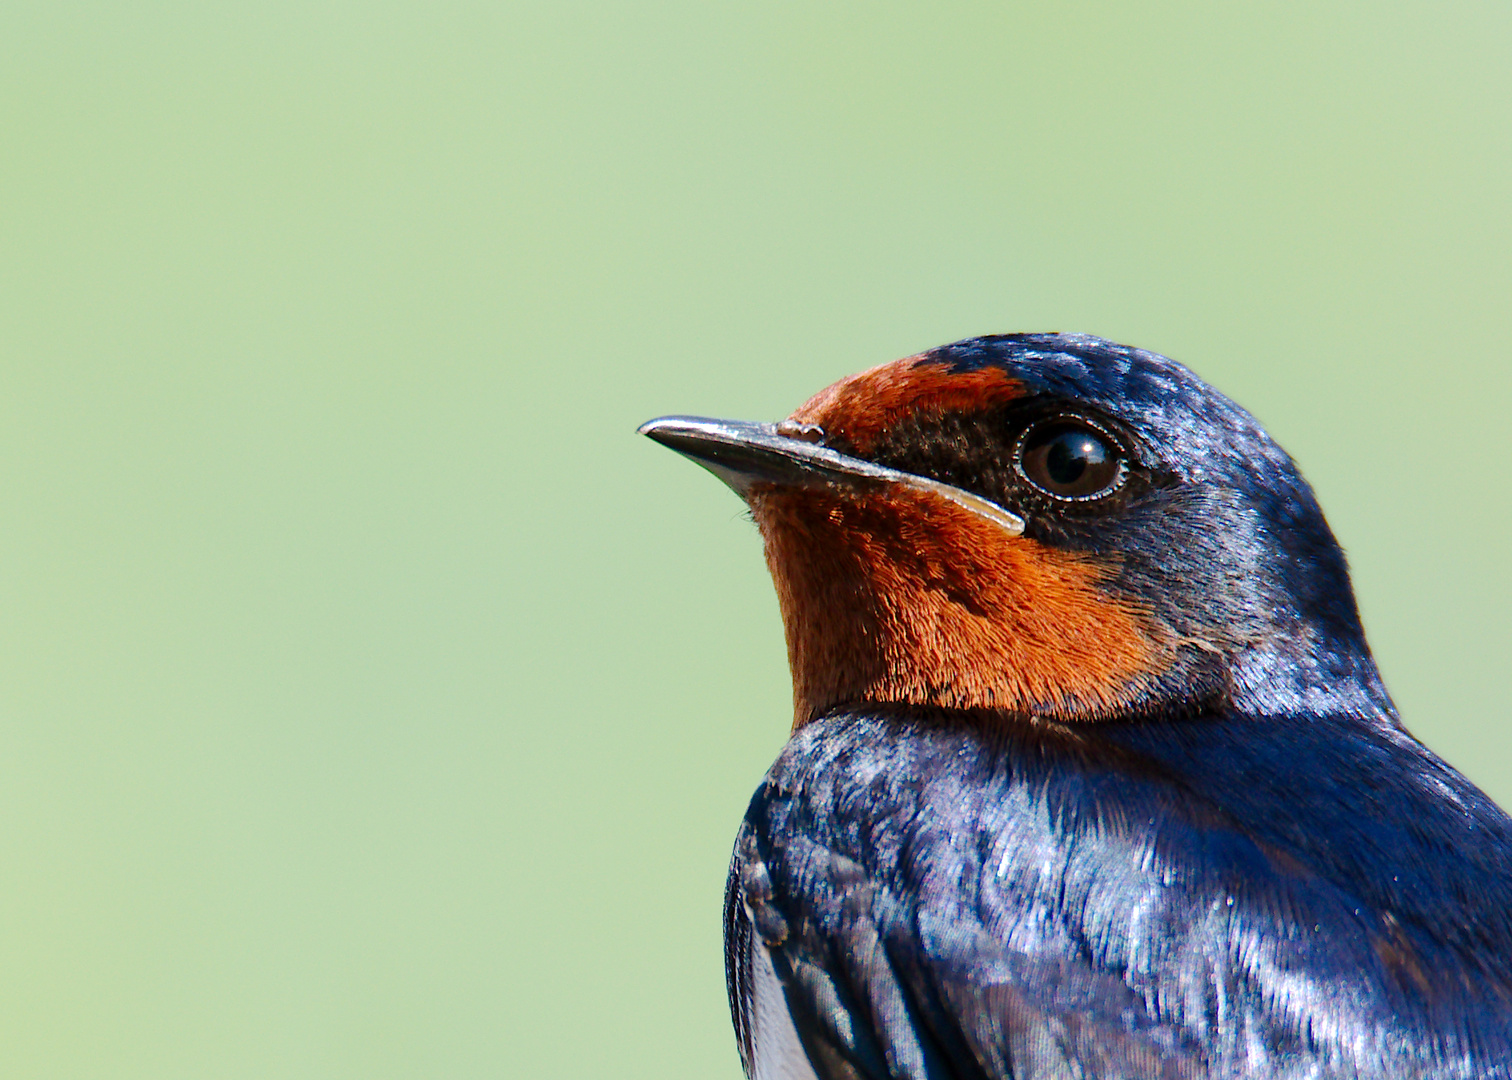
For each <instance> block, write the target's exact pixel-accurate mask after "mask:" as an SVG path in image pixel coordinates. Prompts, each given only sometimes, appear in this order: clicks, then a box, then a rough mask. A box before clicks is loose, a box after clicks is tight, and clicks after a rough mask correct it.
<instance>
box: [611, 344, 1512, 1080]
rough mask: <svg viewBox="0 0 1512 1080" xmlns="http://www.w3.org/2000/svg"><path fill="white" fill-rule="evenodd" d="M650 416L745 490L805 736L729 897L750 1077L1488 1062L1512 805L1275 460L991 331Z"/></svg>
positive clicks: (1226, 416)
mask: <svg viewBox="0 0 1512 1080" xmlns="http://www.w3.org/2000/svg"><path fill="white" fill-rule="evenodd" d="M641 431H642V432H644V433H645V434H646V435H649V436H650V437H651V438H653V439H655V440H656V441H658V442H660V443H663V444H665V445H667V446H669V447H671V448H673V449H675V450H677V451H679V452H680V453H682V454H684V455H686V456H688V457H689V458H692V459H693V460H694V461H696V462H698V463H699V464H701V465H704V466H706V467H707V468H709V469H710V470H711V471H713V472H714V473H715V474H716V475H718V476H719V477H720V478H721V479H723V480H724V481H725V482H726V483H727V484H729V486H730V487H732V488H734V489H735V491H737V492H738V493H739V494H740V495H741V496H742V497H743V498H744V499H745V501H746V502H747V504H748V505H749V507H750V509H751V513H752V516H753V517H754V519H755V521H756V524H757V526H758V527H759V528H760V531H761V535H762V538H763V541H764V544H765V550H766V557H767V563H768V566H769V568H770V570H771V574H772V578H773V581H774V583H775V585H776V591H777V598H778V601H779V605H780V608H781V612H782V619H783V625H784V629H785V633H786V637H787V647H788V658H789V662H790V664H791V667H792V675H793V701H794V717H793V733H792V736H791V738H790V740H789V741H788V743H787V746H786V747H785V749H784V750H783V751H782V753H781V755H780V756H779V757H778V759H777V762H776V763H775V764H774V765H773V766H772V768H771V770H770V772H768V774H767V776H766V778H765V781H764V782H763V783H762V785H761V787H760V789H759V790H758V791H757V792H756V794H755V796H754V797H753V798H752V800H751V803H750V808H749V810H748V812H747V814H746V817H745V821H744V824H743V825H742V827H741V830H740V833H739V836H738V839H737V841H736V845H735V853H734V858H733V861H732V864H731V870H730V876H729V885H728V889H727V895H726V903H725V941H726V963H727V973H728V983H729V990H730V1002H731V1009H732V1012H733V1014H734V1021H735V1030H736V1035H737V1042H738V1044H739V1048H740V1055H741V1060H742V1063H743V1065H744V1067H745V1071H746V1074H747V1075H748V1076H749V1077H751V1078H752V1080H779V1078H781V1080H792V1078H808V1080H821V1078H822V1080H842V1078H843V1080H859V1078H866V1080H881V1078H894V1077H895V1078H904V1077H907V1078H916V1080H917V1078H929V1080H937V1078H946V1077H949V1078H993V1080H997V1078H1007V1077H1014V1078H1025V1077H1034V1078H1048V1077H1081V1078H1089V1080H1090V1078H1099V1080H1124V1078H1129V1080H1132V1078H1136V1077H1137V1078H1140V1080H1149V1078H1152V1077H1181V1078H1198V1077H1202V1078H1218V1077H1224V1078H1231V1077H1232V1078H1237V1077H1265V1078H1294V1077H1295V1078H1301V1077H1309V1078H1345V1077H1350V1078H1367V1077H1368V1078H1377V1077H1389V1078H1408V1077H1413V1078H1450V1077H1453V1078H1466V1080H1468V1078H1488V1077H1491V1078H1495V1077H1502V1078H1506V1077H1512V821H1509V819H1508V817H1507V816H1506V814H1504V813H1503V812H1502V811H1501V810H1500V809H1499V808H1498V807H1497V806H1496V804H1495V803H1493V802H1492V801H1491V799H1490V798H1488V797H1487V796H1486V795H1485V794H1483V793H1482V792H1481V791H1479V790H1478V789H1477V788H1476V787H1475V786H1474V785H1473V784H1471V783H1470V782H1469V781H1468V780H1466V779H1465V778H1464V777H1462V776H1460V775H1459V773H1457V772H1455V770H1454V769H1452V768H1450V767H1449V766H1448V765H1447V764H1445V763H1444V762H1443V761H1441V760H1439V759H1438V758H1437V757H1435V756H1434V755H1433V753H1431V752H1430V751H1429V750H1428V749H1427V748H1426V747H1424V746H1423V745H1422V744H1421V743H1419V742H1417V741H1416V740H1415V739H1414V738H1413V737H1412V736H1411V735H1410V734H1408V732H1407V731H1406V730H1405V729H1404V728H1403V727H1402V725H1401V723H1400V721H1399V719H1398V716H1397V712H1396V709H1395V707H1394V706H1393V705H1392V702H1391V699H1390V697H1389V696H1388V695H1387V692H1386V689H1385V686H1384V685H1383V684H1382V681H1381V678H1380V675H1379V674H1378V672H1377V669H1376V665H1375V662H1374V660H1373V659H1372V657H1371V653H1370V649H1369V646H1368V645H1367V644H1366V640H1365V634H1364V631H1363V629H1362V627H1361V624H1360V617H1359V614H1358V612H1357V610H1356V607H1355V601H1354V595H1353V591H1352V589H1351V587H1350V582H1349V573H1348V569H1347V567H1346V565H1345V560H1344V555H1343V552H1342V551H1341V550H1340V548H1339V545H1338V544H1337V542H1336V541H1335V540H1334V537H1333V534H1332V533H1331V532H1330V531H1329V528H1328V525H1327V523H1326V521H1325V520H1324V517H1323V513H1322V511H1321V510H1320V508H1319V506H1318V503H1317V501H1316V499H1315V498H1314V496H1313V493H1312V490H1311V489H1310V488H1309V487H1308V485H1307V483H1306V482H1305V481H1304V480H1303V479H1302V476H1301V475H1300V473H1299V472H1298V470H1297V468H1296V466H1295V465H1294V464H1293V463H1292V461H1291V459H1290V458H1289V457H1288V456H1287V455H1286V454H1285V452H1283V451H1282V450H1281V448H1280V447H1278V446H1277V445H1276V444H1275V443H1274V442H1272V441H1271V439H1270V438H1269V436H1267V435H1266V433H1265V432H1264V431H1263V430H1262V429H1261V428H1260V426H1259V424H1257V423H1256V421H1255V420H1254V419H1253V418H1252V417H1251V416H1250V415H1249V414H1248V413H1246V412H1245V411H1244V410H1243V409H1241V408H1239V407H1238V406H1237V405H1235V404H1234V403H1233V402H1231V401H1229V400H1228V399H1227V398H1225V397H1223V396H1222V395H1221V394H1219V393H1217V392H1216V391H1214V390H1213V389H1211V388H1210V387H1208V386H1207V385H1206V384H1204V383H1203V382H1202V381H1201V380H1199V379H1198V378H1197V377H1196V376H1195V375H1193V374H1192V373H1191V372H1190V371H1188V370H1187V369H1186V368H1184V367H1182V366H1181V365H1179V364H1177V363H1175V362H1173V361H1171V360H1168V359H1165V358H1164V357H1161V356H1157V355H1154V354H1152V353H1148V352H1143V351H1140V350H1138V349H1132V348H1127V347H1124V346H1121V345H1116V344H1113V343H1111V342H1108V341H1104V340H1101V339H1099V338H1094V337H1087V336H1080V335H1061V334H1011V335H1004V336H995V337H985V338H977V339H973V340H969V341H962V342H959V343H957V344H954V345H947V346H944V347H942V348H938V349H935V350H933V351H931V352H927V353H923V354H921V355H918V356H913V357H909V358H906V359H903V360H899V361H896V362H893V363H889V364H884V365H882V366H881V367H877V368H873V369H871V370H870V371H866V372H863V373H861V374H859V375H855V376H852V377H850V378H847V379H843V380H842V381H840V382H838V383H836V384H835V385H833V386H831V387H829V388H828V389H826V390H823V391H821V392H820V393H819V394H817V395H816V396H815V397H813V398H811V399H810V400H809V401H808V402H807V403H806V404H804V405H803V406H802V407H800V408H799V409H798V410H797V411H796V412H795V413H793V414H792V416H790V417H789V418H788V419H787V420H785V421H783V422H782V423H779V424H775V425H773V424H753V423H736V422H730V421H722V420H704V419H697V418H691V417H665V418H663V419H660V420H653V421H651V422H650V423H648V424H646V425H645V426H644V427H642V428H641Z"/></svg>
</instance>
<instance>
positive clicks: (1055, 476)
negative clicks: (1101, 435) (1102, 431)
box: [1045, 431, 1108, 485]
mask: <svg viewBox="0 0 1512 1080" xmlns="http://www.w3.org/2000/svg"><path fill="white" fill-rule="evenodd" d="M1107 460H1108V448H1107V447H1105V446H1104V445H1103V444H1102V443H1101V441H1099V440H1098V439H1096V438H1094V437H1093V436H1092V435H1090V434H1088V433H1087V432H1085V431H1064V432H1062V433H1061V434H1059V435H1057V436H1056V437H1055V438H1054V439H1052V440H1051V441H1050V446H1049V452H1048V453H1046V454H1045V471H1046V472H1048V473H1049V474H1050V479H1051V480H1054V481H1055V482H1056V483H1057V484H1065V485H1071V484H1075V483H1076V482H1077V481H1078V480H1080V479H1081V478H1082V474H1083V473H1085V472H1086V471H1087V469H1088V467H1089V466H1097V465H1101V464H1103V462H1105V461H1107Z"/></svg>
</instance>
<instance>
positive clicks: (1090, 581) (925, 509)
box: [747, 482, 1174, 726]
mask: <svg viewBox="0 0 1512 1080" xmlns="http://www.w3.org/2000/svg"><path fill="white" fill-rule="evenodd" d="M747 499H748V501H749V503H750V506H751V510H752V515H753V516H754V518H755V520H756V523H757V525H758V526H759V527H760V529H761V534H762V538H763V540H764V542H765V546H766V556H767V565H768V567H769V568H770V570H771V573H772V579H773V582H774V584H775V585H776V589H777V597H778V602H779V605H780V607H781V609H782V617H783V626H784V629H785V631H786V635H787V644H788V659H789V663H790V665H791V667H792V673H793V699H794V723H795V726H802V725H803V724H805V723H807V722H808V721H810V720H812V719H814V718H816V717H818V716H821V715H824V714H825V713H826V712H830V711H833V710H834V709H836V708H839V707H843V706H845V705H848V704H854V703H859V702H894V703H899V704H911V705H920V706H932V707H938V708H944V709H959V710H994V711H998V712H1003V713H1010V714H1021V715H1038V716H1046V717H1051V718H1056V719H1063V720H1067V721H1071V720H1082V719H1104V718H1107V717H1111V716H1116V715H1120V714H1122V713H1124V712H1126V711H1128V710H1129V709H1130V708H1132V707H1134V706H1136V705H1137V704H1138V703H1139V702H1140V701H1141V700H1142V699H1143V697H1144V696H1145V695H1146V694H1147V693H1148V690H1149V688H1150V686H1151V685H1152V683H1153V682H1154V681H1156V680H1157V679H1158V675H1159V673H1160V672H1161V671H1163V670H1165V669H1166V668H1167V667H1168V666H1169V664H1170V662H1171V657H1172V654H1173V651H1174V650H1173V646H1172V645H1171V639H1170V635H1169V633H1168V632H1166V631H1165V630H1164V628H1163V627H1162V626H1160V625H1159V624H1156V623H1154V622H1153V621H1152V620H1151V619H1150V618H1149V617H1148V615H1147V614H1146V613H1145V612H1143V611H1142V610H1141V609H1138V608H1136V607H1135V606H1133V605H1130V604H1126V603H1123V602H1121V601H1120V600H1119V599H1118V598H1117V596H1116V595H1115V594H1114V593H1112V592H1110V591H1109V590H1108V589H1107V588H1106V585H1107V582H1108V580H1109V579H1110V578H1111V576H1112V568H1111V567H1110V566H1107V565H1105V564H1103V563H1101V562H1099V561H1098V560H1097V559H1095V558H1094V557H1091V556H1087V555H1082V554H1078V553H1074V552H1067V551H1064V550H1061V549H1057V548H1051V547H1048V546H1046V545H1043V544H1040V543H1039V542H1037V541H1035V540H1032V539H1029V538H1027V537H1019V536H1012V535H1010V534H1009V533H1007V532H1006V531H1005V530H1003V529H1002V528H1001V527H999V526H998V525H997V524H996V523H995V522H993V521H992V520H991V519H989V518H987V517H984V516H983V515H980V514H977V513H975V512H973V511H971V510H969V509H967V508H965V507H963V506H961V505H960V504H959V503H957V502H955V501H953V500H951V499H948V498H944V497H942V496H940V495H939V494H938V493H935V492H932V491H928V490H921V489H916V488H908V487H899V486H894V485H888V486H885V487H882V488H879V489H874V490H856V489H841V488H835V487H833V486H831V487H811V486H789V485H783V484H773V483H770V482H767V483H757V484H753V485H752V486H751V487H750V488H749V489H748V491H747Z"/></svg>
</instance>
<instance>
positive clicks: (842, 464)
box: [637, 416, 1024, 536]
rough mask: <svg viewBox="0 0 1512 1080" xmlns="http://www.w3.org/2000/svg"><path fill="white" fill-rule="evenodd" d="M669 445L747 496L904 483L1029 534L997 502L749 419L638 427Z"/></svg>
mask: <svg viewBox="0 0 1512 1080" xmlns="http://www.w3.org/2000/svg"><path fill="white" fill-rule="evenodd" d="M637 430H638V431H639V432H640V434H642V435H645V436H647V437H648V438H651V439H655V440H656V441H657V442H659V443H661V444H662V445H663V446H666V447H670V448H671V449H673V450H676V451H677V452H678V453H679V454H682V455H683V456H684V457H688V458H691V459H692V460H694V461H696V462H698V464H700V465H702V466H703V467H704V468H706V469H708V470H709V471H710V472H711V473H713V474H714V475H715V476H717V477H719V478H720V479H721V480H723V481H724V482H725V483H726V484H728V485H730V487H731V488H733V489H734V490H735V492H736V493H737V494H739V495H740V496H741V497H742V498H743V497H745V495H746V494H747V492H749V491H750V489H751V487H752V485H754V484H763V483H764V484H775V485H778V486H790V487H792V486H810V485H812V486H819V487H827V486H844V487H864V486H866V485H867V484H879V485H880V484H901V485H903V486H905V487H910V488H913V489H915V490H917V491H927V492H929V493H930V494H932V495H937V496H939V497H940V498H943V499H949V500H950V501H951V502H953V503H955V504H956V505H957V506H960V507H963V508H964V509H966V510H970V511H971V512H972V513H974V514H977V515H980V516H981V517H984V518H987V519H988V520H989V521H991V522H993V523H994V524H995V525H997V526H998V527H1000V528H1002V529H1004V530H1005V531H1007V532H1008V533H1009V534H1011V535H1013V536H1021V535H1023V532H1024V519H1023V518H1021V517H1019V516H1018V515H1017V514H1014V513H1010V512H1009V511H1007V510H1004V509H1003V508H1002V507H1001V506H999V505H997V503H995V502H992V501H991V500H988V499H984V498H982V497H981V496H980V495H973V494H972V493H971V492H969V491H963V490H962V489H961V488H958V487H952V486H950V485H949V484H942V483H940V482H939V481H938V480H931V479H929V478H928V477H926V476H915V475H914V474H912V473H906V472H900V471H898V470H897V469H889V468H888V467H887V466H885V465H877V464H875V463H874V462H870V461H863V460H862V459H861V458H856V457H851V456H850V455H848V454H842V453H839V452H838V451H835V450H831V449H830V448H829V447H827V446H820V445H819V444H817V443H811V442H806V441H804V440H803V439H792V438H788V437H787V436H786V435H782V434H779V433H778V431H777V425H776V424H756V423H750V422H748V421H744V420H710V419H708V418H706V417H702V416H663V417H659V418H658V419H656V420H648V421H647V422H646V423H644V424H642V425H641V426H640V427H639V428H638V429H637Z"/></svg>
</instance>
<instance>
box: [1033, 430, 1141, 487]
mask: <svg viewBox="0 0 1512 1080" xmlns="http://www.w3.org/2000/svg"><path fill="white" fill-rule="evenodd" d="M1017 465H1018V470H1019V472H1020V473H1021V474H1023V477H1024V479H1026V480H1028V481H1029V482H1030V483H1031V484H1033V485H1034V486H1035V487H1037V488H1039V489H1040V490H1041V491H1043V492H1044V493H1045V494H1047V495H1053V496H1055V497H1056V498H1057V499H1071V500H1077V501H1080V500H1086V499H1096V498H1100V497H1101V496H1103V495H1107V494H1109V493H1110V492H1113V491H1116V490H1118V488H1120V487H1121V486H1122V485H1123V482H1124V478H1125V477H1126V476H1127V474H1128V466H1127V464H1126V463H1125V461H1124V457H1123V454H1122V452H1121V451H1120V450H1119V449H1118V446H1117V444H1116V443H1114V441H1113V439H1112V438H1111V437H1110V436H1108V435H1107V434H1105V433H1104V432H1102V431H1099V430H1098V429H1097V428H1095V427H1093V426H1092V425H1090V424H1088V423H1086V422H1085V421H1081V420H1051V421H1048V422H1046V423H1043V424H1039V425H1037V426H1035V427H1032V428H1030V429H1029V430H1028V431H1027V432H1026V433H1025V434H1024V438H1023V440H1022V441H1021V442H1020V444H1019V453H1018V459H1017Z"/></svg>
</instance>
